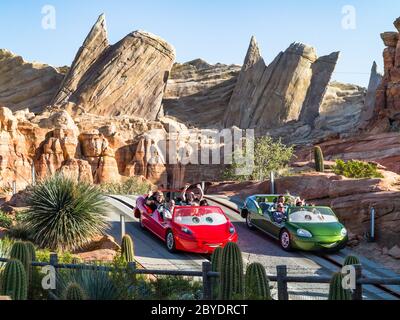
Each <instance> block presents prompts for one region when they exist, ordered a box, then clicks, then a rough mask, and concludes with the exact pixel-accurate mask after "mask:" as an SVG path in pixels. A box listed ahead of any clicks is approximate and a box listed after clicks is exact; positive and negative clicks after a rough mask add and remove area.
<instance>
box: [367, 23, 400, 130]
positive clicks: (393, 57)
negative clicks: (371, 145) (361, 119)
mask: <svg viewBox="0 0 400 320" xmlns="http://www.w3.org/2000/svg"><path fill="white" fill-rule="evenodd" d="M394 25H395V27H396V28H397V30H398V31H400V25H399V19H397V20H396V21H395V22H394ZM381 37H382V40H383V42H384V44H385V46H386V49H385V50H384V52H383V61H384V70H385V73H384V77H383V81H382V83H381V85H380V86H379V88H378V90H377V95H376V106H375V118H374V119H373V128H374V132H384V131H389V130H395V129H399V128H400V37H399V33H398V32H384V33H382V34H381Z"/></svg>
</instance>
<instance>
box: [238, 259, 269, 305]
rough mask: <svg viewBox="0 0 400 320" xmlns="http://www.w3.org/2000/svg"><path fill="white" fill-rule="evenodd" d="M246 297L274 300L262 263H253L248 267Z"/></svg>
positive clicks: (248, 298)
mask: <svg viewBox="0 0 400 320" xmlns="http://www.w3.org/2000/svg"><path fill="white" fill-rule="evenodd" d="M245 298H246V299H247V300H272V297H271V291H270V288H269V280H268V277H267V273H266V272H265V268H264V266H263V265H262V264H260V263H252V264H250V265H249V266H248V267H247V270H246V276H245Z"/></svg>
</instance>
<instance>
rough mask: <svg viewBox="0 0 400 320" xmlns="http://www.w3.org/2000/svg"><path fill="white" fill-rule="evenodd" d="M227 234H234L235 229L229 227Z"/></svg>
mask: <svg viewBox="0 0 400 320" xmlns="http://www.w3.org/2000/svg"><path fill="white" fill-rule="evenodd" d="M229 232H230V233H231V234H234V233H235V228H234V227H233V226H231V227H230V228H229Z"/></svg>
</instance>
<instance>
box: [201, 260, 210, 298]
mask: <svg viewBox="0 0 400 320" xmlns="http://www.w3.org/2000/svg"><path fill="white" fill-rule="evenodd" d="M209 272H211V263H210V262H208V261H207V262H203V267H202V273H203V300H211V299H212V281H211V277H209V276H208V273H209Z"/></svg>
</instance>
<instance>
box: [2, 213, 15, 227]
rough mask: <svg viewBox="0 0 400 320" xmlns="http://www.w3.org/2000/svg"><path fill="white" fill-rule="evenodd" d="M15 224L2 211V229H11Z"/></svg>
mask: <svg viewBox="0 0 400 320" xmlns="http://www.w3.org/2000/svg"><path fill="white" fill-rule="evenodd" d="M12 224H13V219H12V218H11V217H10V216H9V215H8V214H6V213H5V212H3V211H0V227H2V228H6V229H10V228H11V226H12Z"/></svg>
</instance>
